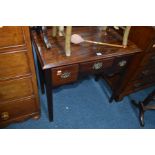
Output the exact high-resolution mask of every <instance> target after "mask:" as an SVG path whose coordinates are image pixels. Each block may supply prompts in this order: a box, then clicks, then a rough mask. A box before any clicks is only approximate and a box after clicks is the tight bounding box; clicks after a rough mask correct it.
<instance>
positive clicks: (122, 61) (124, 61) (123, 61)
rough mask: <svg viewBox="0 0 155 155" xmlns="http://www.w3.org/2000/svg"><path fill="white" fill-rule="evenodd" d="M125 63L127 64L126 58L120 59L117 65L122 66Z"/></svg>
mask: <svg viewBox="0 0 155 155" xmlns="http://www.w3.org/2000/svg"><path fill="white" fill-rule="evenodd" d="M126 64H127V61H126V60H121V61H120V62H119V63H118V65H119V66H120V67H124V66H125V65H126Z"/></svg>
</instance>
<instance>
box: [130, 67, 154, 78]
mask: <svg viewBox="0 0 155 155" xmlns="http://www.w3.org/2000/svg"><path fill="white" fill-rule="evenodd" d="M152 75H155V67H153V66H151V67H150V66H149V67H147V66H145V67H144V66H143V67H140V68H139V69H138V71H137V72H136V73H135V74H134V75H133V77H132V80H138V79H146V78H149V77H150V76H152Z"/></svg>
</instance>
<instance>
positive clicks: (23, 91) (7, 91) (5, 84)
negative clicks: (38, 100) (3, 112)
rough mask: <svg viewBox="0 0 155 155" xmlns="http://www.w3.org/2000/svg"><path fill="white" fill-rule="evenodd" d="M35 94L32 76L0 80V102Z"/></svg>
mask: <svg viewBox="0 0 155 155" xmlns="http://www.w3.org/2000/svg"><path fill="white" fill-rule="evenodd" d="M32 94H33V88H32V82H31V78H23V79H16V80H8V81H2V82H0V103H1V102H4V101H7V100H14V99H18V98H22V97H27V96H30V95H32Z"/></svg>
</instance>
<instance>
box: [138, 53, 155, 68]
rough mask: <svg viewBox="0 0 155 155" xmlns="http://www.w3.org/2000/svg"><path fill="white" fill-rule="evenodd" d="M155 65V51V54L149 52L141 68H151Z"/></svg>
mask: <svg viewBox="0 0 155 155" xmlns="http://www.w3.org/2000/svg"><path fill="white" fill-rule="evenodd" d="M153 64H155V51H154V52H150V53H149V52H148V53H147V54H146V55H145V57H144V59H143V60H142V62H141V66H149V65H153Z"/></svg>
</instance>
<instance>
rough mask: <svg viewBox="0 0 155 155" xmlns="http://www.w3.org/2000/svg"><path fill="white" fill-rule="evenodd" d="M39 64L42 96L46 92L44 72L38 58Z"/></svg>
mask: <svg viewBox="0 0 155 155" xmlns="http://www.w3.org/2000/svg"><path fill="white" fill-rule="evenodd" d="M37 64H38V72H39V80H40V87H41V92H42V94H44V93H45V90H44V75H43V70H42V68H41V65H40V62H39V60H38V58H37Z"/></svg>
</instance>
